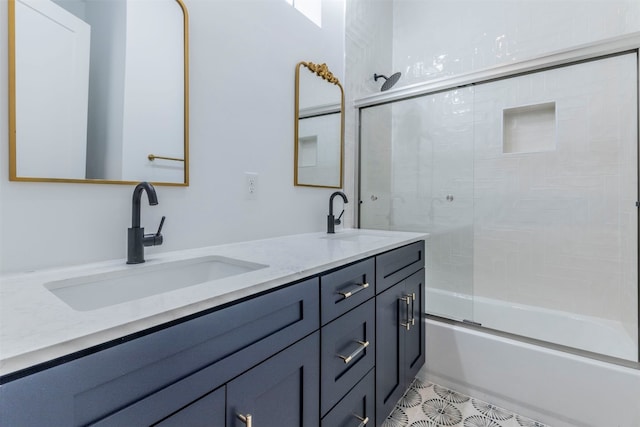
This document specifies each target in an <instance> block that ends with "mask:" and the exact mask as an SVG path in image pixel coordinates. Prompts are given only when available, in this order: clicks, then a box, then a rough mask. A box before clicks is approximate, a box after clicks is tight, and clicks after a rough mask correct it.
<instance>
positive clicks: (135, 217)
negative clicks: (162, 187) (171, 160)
mask: <svg viewBox="0 0 640 427" xmlns="http://www.w3.org/2000/svg"><path fill="white" fill-rule="evenodd" d="M143 192H146V193H147V198H148V199H149V204H150V205H151V206H155V205H157V204H158V195H157V194H156V189H155V188H154V187H153V185H151V184H150V183H148V182H141V183H139V184H138V185H136V188H135V189H134V190H133V201H132V214H131V228H129V230H128V234H127V264H140V263H143V262H144V247H145V246H157V245H161V244H162V241H163V238H162V234H161V231H162V225H163V224H164V219H165V217H162V221H160V227H159V228H158V231H157V232H156V233H155V234H144V228H143V227H140V201H141V199H142V193H143Z"/></svg>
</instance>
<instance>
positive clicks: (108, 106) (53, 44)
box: [8, 0, 189, 186]
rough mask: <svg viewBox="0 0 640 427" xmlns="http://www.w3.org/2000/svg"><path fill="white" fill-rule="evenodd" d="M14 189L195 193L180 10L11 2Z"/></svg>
mask: <svg viewBox="0 0 640 427" xmlns="http://www.w3.org/2000/svg"><path fill="white" fill-rule="evenodd" d="M8 8H9V9H8V12H9V14H8V16H9V22H8V24H9V25H8V30H9V180H10V181H33V182H70V183H101V184H102V183H105V184H132V183H137V182H140V181H150V182H153V183H154V184H157V185H173V186H187V185H189V107H188V106H189V61H188V58H189V50H188V48H189V43H188V13H187V9H186V6H185V4H184V3H183V1H182V0H151V1H149V0H145V1H142V0H91V1H85V0H8Z"/></svg>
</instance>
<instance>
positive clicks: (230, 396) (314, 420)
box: [227, 332, 320, 427]
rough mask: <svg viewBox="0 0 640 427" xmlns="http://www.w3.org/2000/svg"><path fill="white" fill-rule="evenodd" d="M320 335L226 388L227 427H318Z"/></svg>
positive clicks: (295, 345)
mask: <svg viewBox="0 0 640 427" xmlns="http://www.w3.org/2000/svg"><path fill="white" fill-rule="evenodd" d="M319 350H320V338H319V333H318V332H316V333H314V334H313V335H310V336H308V337H307V338H305V339H303V340H302V341H299V342H297V343H296V344H294V345H292V346H291V347H289V348H287V349H286V350H284V351H282V352H281V353H278V354H276V355H275V356H273V357H271V358H270V359H267V360H266V361H264V362H262V363H261V364H259V365H258V366H256V367H255V368H252V369H251V370H249V371H248V372H246V373H244V374H242V375H241V376H239V377H238V378H236V379H235V380H233V381H231V382H230V383H228V384H227V427H247V426H251V425H252V426H255V427H284V426H286V427H318V425H319V420H320V414H319V400H320V399H319V377H320V366H319V360H318V353H319Z"/></svg>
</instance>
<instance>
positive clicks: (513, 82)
mask: <svg viewBox="0 0 640 427" xmlns="http://www.w3.org/2000/svg"><path fill="white" fill-rule="evenodd" d="M637 68H638V57H637V54H636V53H628V54H622V55H618V56H612V57H607V58H602V59H597V60H592V61H586V62H582V63H578V64H573V65H568V66H564V67H558V68H554V69H549V70H544V71H540V72H534V73H530V74H526V75H521V76H516V77H510V78H504V79H500V80H493V81H489V82H478V83H477V84H474V85H472V86H468V87H465V88H457V89H452V90H448V91H443V92H438V93H434V94H429V95H424V96H419V97H415V98H410V99H405V100H401V101H394V102H390V103H386V104H380V105H376V106H370V107H365V108H361V109H360V200H361V202H360V226H361V227H362V228H377V229H391V230H408V231H423V232H427V233H429V238H428V240H427V248H426V251H427V253H426V273H427V281H426V283H427V292H426V299H427V300H426V307H427V312H428V313H430V314H435V315H439V316H443V317H447V318H451V319H454V320H470V321H473V322H475V323H478V324H481V325H482V326H483V327H487V328H490V329H494V330H499V331H503V332H508V333H512V334H515V335H520V336H524V337H528V338H533V339H537V340H541V341H546V342H549V343H554V344H559V345H562V346H566V347H571V348H575V349H580V350H585V351H588V352H593V353H597V354H601V355H606V356H612V357H615V358H619V359H624V360H629V361H635V362H638V301H639V297H638V208H637V207H636V201H637V200H638V73H637Z"/></svg>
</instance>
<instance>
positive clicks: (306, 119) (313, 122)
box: [293, 62, 344, 188]
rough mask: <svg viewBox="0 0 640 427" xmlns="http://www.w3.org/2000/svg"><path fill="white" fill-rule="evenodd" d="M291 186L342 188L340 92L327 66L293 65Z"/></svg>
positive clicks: (342, 150) (342, 118) (342, 117)
mask: <svg viewBox="0 0 640 427" xmlns="http://www.w3.org/2000/svg"><path fill="white" fill-rule="evenodd" d="M295 83H296V90H295V118H294V133H295V135H294V172H293V176H294V185H298V186H307V187H323V188H342V185H343V157H344V89H343V88H342V85H341V84H340V81H339V80H338V78H337V77H335V76H334V75H333V73H331V71H330V70H329V68H328V67H327V64H315V63H313V62H300V63H298V64H297V65H296V82H295Z"/></svg>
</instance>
